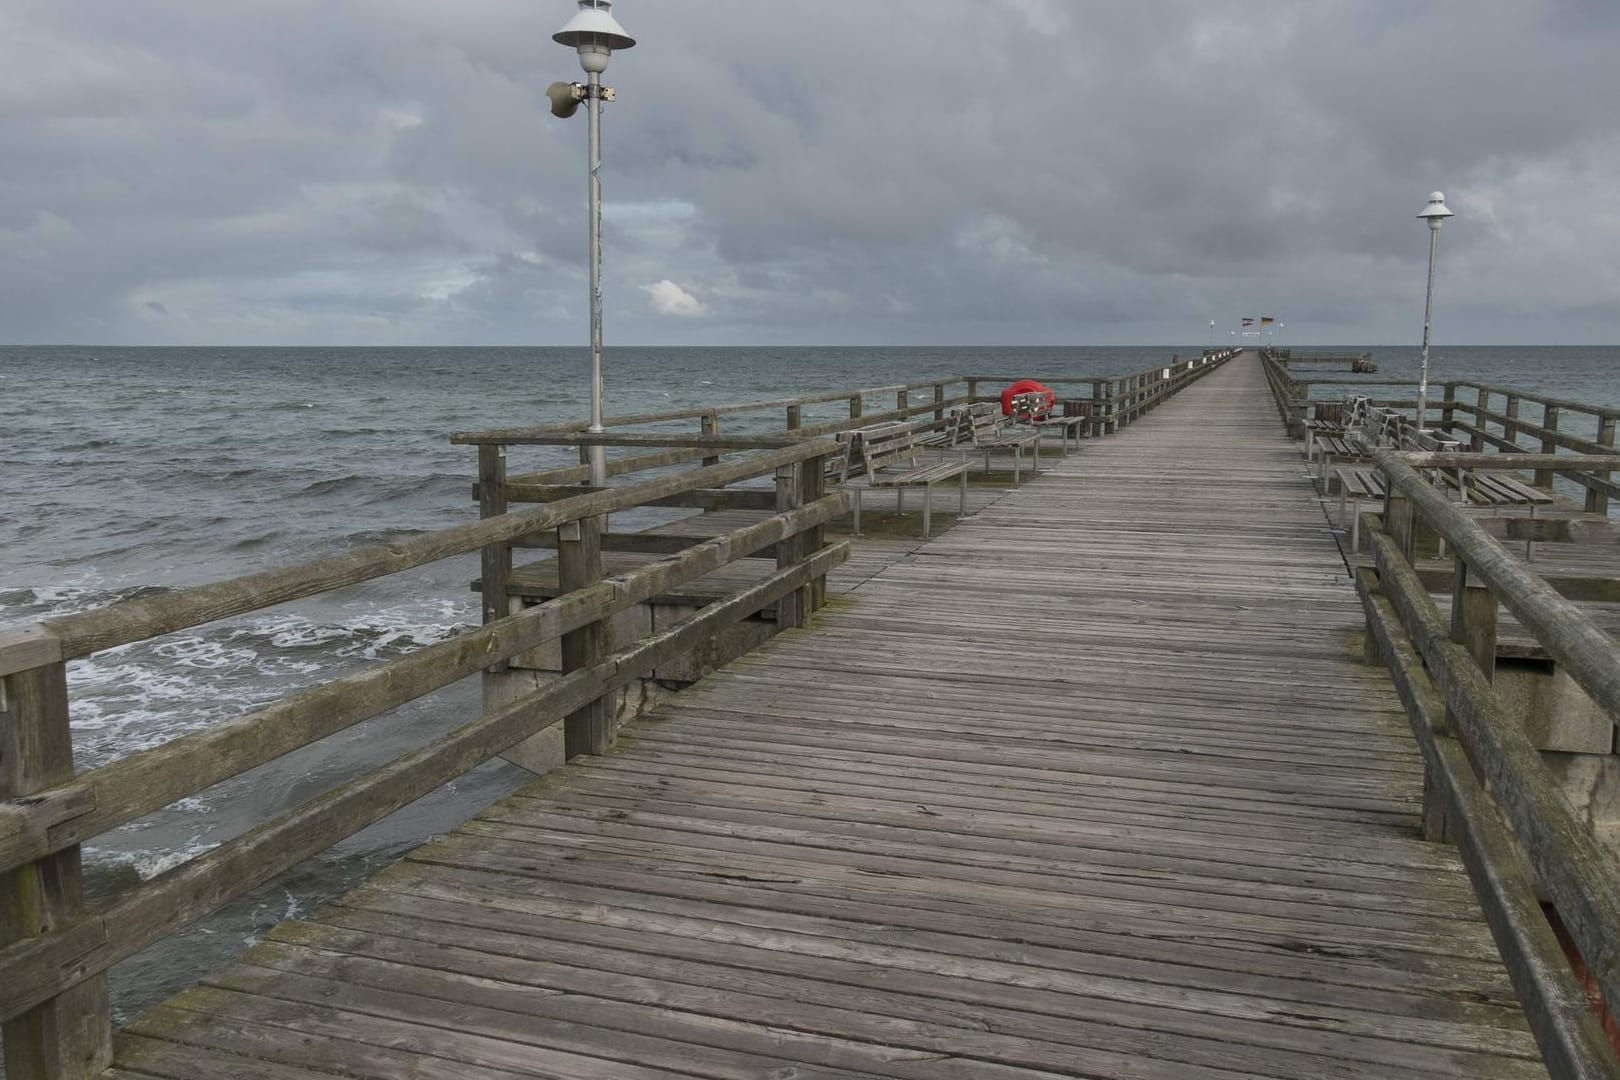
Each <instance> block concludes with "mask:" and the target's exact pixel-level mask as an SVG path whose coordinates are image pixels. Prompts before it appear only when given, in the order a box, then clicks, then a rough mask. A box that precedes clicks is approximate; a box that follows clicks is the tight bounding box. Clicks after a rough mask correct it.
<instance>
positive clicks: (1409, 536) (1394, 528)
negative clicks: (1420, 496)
mask: <svg viewBox="0 0 1620 1080" xmlns="http://www.w3.org/2000/svg"><path fill="white" fill-rule="evenodd" d="M1387 482H1388V481H1387V478H1386V483H1387ZM1413 524H1414V523H1413V521H1412V501H1411V500H1410V499H1408V498H1407V497H1406V496H1405V495H1400V494H1397V493H1396V492H1395V490H1394V489H1393V488H1391V489H1389V490H1388V491H1386V492H1385V493H1384V531H1385V532H1386V533H1388V534H1389V535H1390V537H1391V538H1392V539H1393V540H1394V541H1395V547H1396V548H1397V549H1398V550H1399V551H1400V553H1401V558H1403V559H1405V560H1406V561H1407V562H1411V561H1412V558H1413V555H1414V554H1415V553H1416V550H1417V545H1416V542H1415V541H1416V538H1417V529H1416V528H1414V527H1413Z"/></svg>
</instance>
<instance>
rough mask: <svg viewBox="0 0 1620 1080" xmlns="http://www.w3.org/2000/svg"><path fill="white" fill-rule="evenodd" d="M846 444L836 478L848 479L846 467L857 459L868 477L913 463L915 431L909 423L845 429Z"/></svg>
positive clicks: (915, 441)
mask: <svg viewBox="0 0 1620 1080" xmlns="http://www.w3.org/2000/svg"><path fill="white" fill-rule="evenodd" d="M848 435H849V436H850V438H849V446H848V450H847V452H846V453H845V455H844V470H843V474H842V476H841V477H840V480H847V479H849V470H850V466H851V464H852V463H853V462H854V461H858V462H860V465H861V470H862V471H863V472H864V473H865V474H866V475H868V476H870V475H872V474H873V473H875V472H877V471H878V470H880V469H885V468H888V467H889V466H891V465H909V466H915V465H916V464H917V432H916V429H915V428H913V427H912V425H910V424H904V423H895V424H873V425H872V426H871V427H863V428H856V429H855V430H853V431H851V432H848Z"/></svg>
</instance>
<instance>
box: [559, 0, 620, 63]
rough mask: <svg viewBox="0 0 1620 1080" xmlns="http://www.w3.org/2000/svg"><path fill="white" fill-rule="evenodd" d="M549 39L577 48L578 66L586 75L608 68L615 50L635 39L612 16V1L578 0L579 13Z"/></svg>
mask: <svg viewBox="0 0 1620 1080" xmlns="http://www.w3.org/2000/svg"><path fill="white" fill-rule="evenodd" d="M551 40H552V41H555V42H557V43H558V44H559V45H567V46H568V47H569V48H572V49H577V50H578V51H579V66H580V67H582V68H584V69H585V71H586V73H587V74H591V75H600V74H601V73H602V72H604V71H606V70H607V64H608V57H609V56H610V55H612V53H613V50H614V49H628V48H630V47H631V46H632V45H634V44H635V43H636V39H635V38H633V37H631V36H630V35H629V34H627V33H625V32H624V27H622V26H620V25H619V21H618V20H617V19H615V18H614V17H613V0H579V12H578V14H576V15H575V16H574V17H573V18H572V19H569V20H568V22H567V24H566V25H565V26H564V27H563V28H562V29H561V30H559V31H557V32H556V33H555V34H552V35H551Z"/></svg>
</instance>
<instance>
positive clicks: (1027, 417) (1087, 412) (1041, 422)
mask: <svg viewBox="0 0 1620 1080" xmlns="http://www.w3.org/2000/svg"><path fill="white" fill-rule="evenodd" d="M1053 406H1054V402H1053V401H1052V399H1050V398H1049V397H1048V396H1047V395H1045V394H1040V393H1033V394H1016V395H1014V396H1013V399H1012V410H1013V411H1012V418H1013V420H1014V421H1016V422H1017V423H1019V424H1024V425H1027V426H1029V427H1031V428H1033V429H1034V430H1035V433H1036V436H1037V442H1036V446H1037V447H1038V446H1039V445H1040V443H1039V441H1038V439H1039V436H1041V435H1043V434H1045V433H1046V432H1048V431H1052V430H1055V431H1057V433H1058V434H1059V435H1061V436H1062V437H1063V456H1064V457H1068V456H1069V440H1070V439H1071V438H1072V439H1073V440H1074V448H1075V449H1076V450H1078V449H1080V440H1081V438H1083V437H1084V435H1085V433H1086V432H1088V431H1089V430H1091V403H1090V402H1089V401H1081V402H1073V403H1071V406H1072V407H1073V411H1072V412H1064V413H1061V414H1059V413H1055V412H1053V411H1052V409H1053Z"/></svg>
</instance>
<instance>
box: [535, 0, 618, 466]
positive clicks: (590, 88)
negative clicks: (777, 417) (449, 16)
mask: <svg viewBox="0 0 1620 1080" xmlns="http://www.w3.org/2000/svg"><path fill="white" fill-rule="evenodd" d="M551 40H553V41H555V42H557V43H558V44H559V45H566V46H568V47H569V48H571V49H574V50H576V51H577V52H578V53H579V66H580V67H581V68H583V69H584V71H585V74H586V77H587V81H586V83H585V84H584V85H581V84H579V83H560V82H559V83H552V84H551V85H550V86H549V87H547V88H546V97H548V98H549V99H550V100H551V111H552V113H553V114H554V115H556V116H561V117H569V116H572V115H574V113H575V111H577V110H578V108H579V104H580V102H582V101H583V102H584V103H585V109H586V113H587V115H588V116H589V118H590V137H589V145H588V149H587V155H588V158H589V166H590V170H589V173H590V184H589V192H590V195H589V201H590V212H589V214H588V217H589V219H590V230H589V232H590V237H589V243H590V266H591V281H590V289H591V297H590V300H591V421H590V426H589V427H587V428H586V430H587V431H589V432H590V433H592V434H600V433H601V432H602V430H603V428H602V102H604V101H612V100H613V88H612V87H611V86H603V85H602V73H603V72H604V71H606V70H607V65H608V57H610V56H611V55H612V54H613V50H614V49H628V48H630V47H631V46H632V45H634V44H635V43H636V39H635V38H633V37H631V36H630V35H629V34H627V33H625V32H624V27H622V26H620V25H619V22H618V20H617V19H615V18H614V17H613V0H579V11H578V12H577V13H576V14H575V15H574V17H573V18H572V19H570V20H568V22H567V24H566V25H564V26H563V28H562V29H561V30H559V31H557V32H556V33H555V34H552V35H551ZM589 455H590V472H591V483H592V484H593V485H595V486H597V487H601V486H603V485H605V484H606V483H607V450H606V448H605V447H602V446H592V447H590V448H589Z"/></svg>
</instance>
